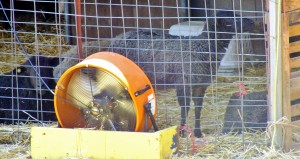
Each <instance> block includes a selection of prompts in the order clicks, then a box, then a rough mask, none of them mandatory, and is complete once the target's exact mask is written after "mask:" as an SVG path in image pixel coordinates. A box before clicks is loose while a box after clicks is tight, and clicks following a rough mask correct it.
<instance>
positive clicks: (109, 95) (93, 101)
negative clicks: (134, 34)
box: [54, 52, 156, 131]
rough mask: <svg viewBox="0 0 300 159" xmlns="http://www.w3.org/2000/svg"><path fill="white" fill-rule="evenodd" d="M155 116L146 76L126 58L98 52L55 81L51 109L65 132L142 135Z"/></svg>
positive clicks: (152, 92)
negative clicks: (147, 106)
mask: <svg viewBox="0 0 300 159" xmlns="http://www.w3.org/2000/svg"><path fill="white" fill-rule="evenodd" d="M146 103H151V111H152V114H153V115H154V116H155V115H156V96H155V93H154V89H153V87H152V85H151V83H150V81H149V79H148V78H147V76H146V75H145V73H144V72H143V71H142V70H141V69H140V68H139V67H138V66H137V65H136V64H135V63H134V62H132V61H131V60H129V59H128V58H126V57H124V56H122V55H119V54H117V53H112V52H98V53H95V54H93V55H91V56H89V57H87V58H86V59H85V60H83V61H82V62H80V63H78V64H77V65H75V66H73V67H71V68H69V69H68V70H67V71H66V72H65V73H64V74H63V75H62V76H61V77H60V79H59V80H58V82H57V85H56V89H55V97H54V106H55V112H56V116H57V118H58V121H59V123H60V125H61V126H62V127H64V128H97V129H104V130H117V131H145V130H148V129H149V128H150V127H151V125H152V124H151V122H150V119H149V118H148V116H146V114H145V109H144V104H146Z"/></svg>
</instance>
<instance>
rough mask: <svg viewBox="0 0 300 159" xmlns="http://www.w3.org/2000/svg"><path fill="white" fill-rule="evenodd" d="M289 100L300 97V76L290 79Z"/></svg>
mask: <svg viewBox="0 0 300 159" xmlns="http://www.w3.org/2000/svg"><path fill="white" fill-rule="evenodd" d="M290 83H291V100H295V99H299V98H300V77H299V78H292V79H291V81H290Z"/></svg>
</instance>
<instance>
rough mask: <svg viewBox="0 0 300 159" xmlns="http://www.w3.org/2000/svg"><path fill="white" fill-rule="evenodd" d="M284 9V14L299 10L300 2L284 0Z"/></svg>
mask: <svg viewBox="0 0 300 159" xmlns="http://www.w3.org/2000/svg"><path fill="white" fill-rule="evenodd" d="M285 4H286V6H285V8H286V12H291V11H293V10H297V9H300V1H299V0H285Z"/></svg>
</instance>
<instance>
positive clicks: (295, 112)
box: [291, 104, 300, 117]
mask: <svg viewBox="0 0 300 159" xmlns="http://www.w3.org/2000/svg"><path fill="white" fill-rule="evenodd" d="M291 112H292V117H295V116H299V115H300V104H296V105H292V108H291Z"/></svg>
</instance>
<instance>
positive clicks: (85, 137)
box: [31, 126, 178, 159]
mask: <svg viewBox="0 0 300 159" xmlns="http://www.w3.org/2000/svg"><path fill="white" fill-rule="evenodd" d="M177 132H178V129H177V126H173V127H170V128H167V129H164V130H160V131H157V132H153V133H145V132H121V131H97V130H85V129H65V128H46V127H33V128H32V129H31V157H32V158H73V157H75V158H93V159H96V158H117V159H119V158H130V159H133V158H139V159H140V158H143V159H144V158H145V159H146V158H151V159H153V158H155V159H156V158H169V157H170V155H171V154H172V153H174V152H176V150H177V147H178V133H177Z"/></svg>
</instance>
